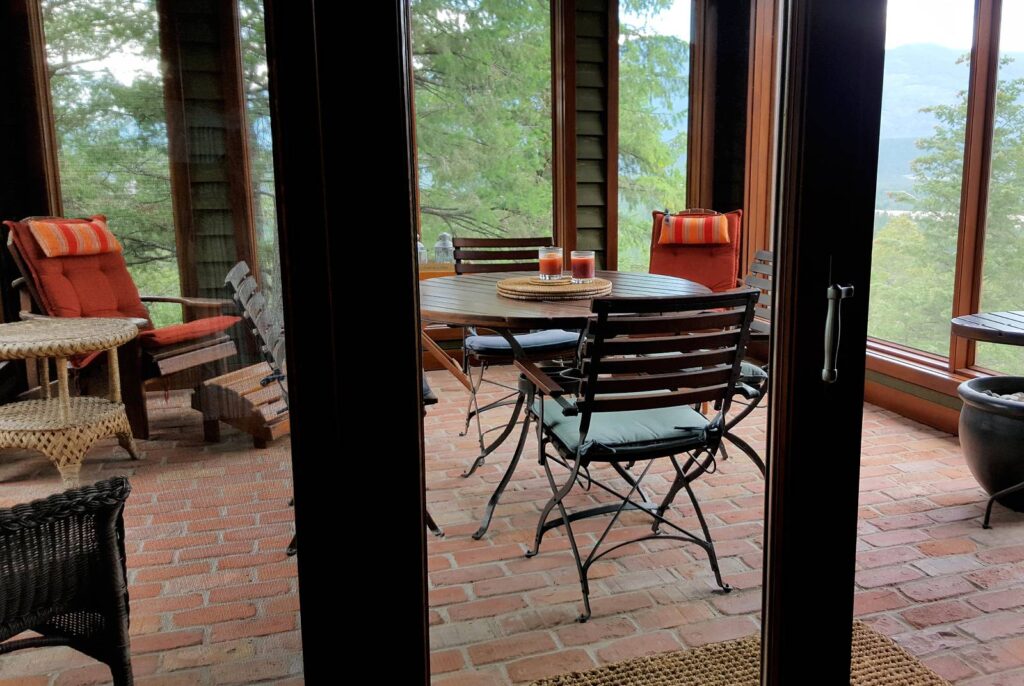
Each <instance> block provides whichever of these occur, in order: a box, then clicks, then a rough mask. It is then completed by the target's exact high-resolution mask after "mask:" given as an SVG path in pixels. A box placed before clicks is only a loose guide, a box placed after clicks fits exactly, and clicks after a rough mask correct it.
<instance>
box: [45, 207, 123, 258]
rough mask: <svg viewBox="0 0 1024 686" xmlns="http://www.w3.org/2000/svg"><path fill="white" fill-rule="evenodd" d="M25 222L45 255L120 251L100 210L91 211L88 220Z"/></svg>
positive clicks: (55, 255)
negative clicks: (96, 212) (98, 211)
mask: <svg viewBox="0 0 1024 686" xmlns="http://www.w3.org/2000/svg"><path fill="white" fill-rule="evenodd" d="M27 223H28V228H29V230H31V231H32V236H33V238H35V239H36V243H38V244H39V247H40V248H42V250H43V254H44V255H46V256H47V257H62V256H64V255H99V254H101V253H106V252H121V244H120V243H118V242H117V239H116V238H114V234H112V233H110V229H108V228H107V218H106V217H104V216H103V215H102V214H94V215H93V216H91V217H89V219H88V221H83V220H81V219H71V220H67V219H61V220H53V221H45V220H29V221H28V222H27Z"/></svg>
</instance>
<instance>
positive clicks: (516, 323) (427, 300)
mask: <svg viewBox="0 0 1024 686" xmlns="http://www.w3.org/2000/svg"><path fill="white" fill-rule="evenodd" d="M523 275H524V272H521V271H520V272H492V273H481V274H462V275H459V276H443V277H439V278H434V279H426V280H424V281H421V282H420V314H421V316H422V318H423V320H424V321H426V322H436V323H440V324H448V325H450V326H469V327H479V328H482V329H491V330H493V331H495V332H496V333H498V334H499V335H501V336H502V337H504V338H505V340H507V341H508V342H509V345H510V346H511V348H512V354H513V356H514V357H515V358H516V359H524V358H525V353H524V352H523V349H522V348H521V347H520V346H519V344H518V342H516V339H515V337H514V336H513V332H515V331H526V330H530V329H583V328H585V327H586V326H587V322H588V321H589V320H590V318H591V316H592V315H591V312H590V304H591V300H590V299H585V300H513V299H511V298H505V297H502V296H500V295H498V290H497V283H498V282H499V281H501V280H502V279H507V278H509V277H515V276H523ZM596 275H597V276H598V277H601V278H603V279H608V280H609V281H611V282H612V292H611V293H610V294H609V296H611V297H614V296H619V297H639V298H655V297H664V296H680V295H707V294H708V293H710V292H711V289H709V288H708V287H706V286H703V285H701V284H699V283H696V282H694V281H687V280H686V279H679V278H676V277H674V276H662V275H660V274H637V273H630V272H611V271H598V272H597V274H596ZM609 296H603V297H609ZM422 340H423V345H424V347H425V348H426V349H427V350H428V351H430V352H431V353H432V354H433V355H434V356H435V357H436V358H437V359H438V361H440V362H441V364H442V365H444V366H445V368H446V369H448V371H449V372H451V373H452V375H454V376H455V377H456V378H457V379H459V381H460V382H461V383H462V384H463V385H464V386H465V387H466V388H467V389H469V390H470V391H471V392H472V385H471V383H470V382H469V380H468V378H467V377H466V375H465V374H464V373H463V371H462V369H460V368H459V366H458V365H456V364H455V363H454V362H453V361H452V359H451V358H450V357H449V356H448V354H447V353H445V352H444V351H443V350H442V349H441V348H440V347H439V346H438V345H437V344H436V343H434V341H433V340H432V339H431V338H429V337H428V336H427V335H426V334H425V333H424V334H423V336H422ZM532 402H533V387H532V385H531V384H527V385H526V387H525V390H524V387H523V386H522V385H520V392H519V395H518V397H517V398H516V402H515V407H514V409H513V411H512V416H511V418H510V419H509V421H508V423H507V424H506V425H505V427H504V428H503V429H502V431H501V433H500V434H499V435H498V437H497V439H495V440H494V441H493V442H492V443H491V444H490V445H488V446H486V447H484V449H483V450H482V451H481V453H480V455H479V456H477V458H476V460H475V461H474V463H473V466H472V467H470V468H469V469H468V470H467V471H466V472H465V474H463V476H469V475H470V474H472V473H473V472H474V471H475V470H476V468H477V467H478V466H480V465H481V464H483V462H484V460H485V459H486V458H487V456H488V455H490V454H491V453H492V452H494V450H495V449H496V448H497V447H498V446H499V445H501V444H502V443H503V442H504V441H505V439H506V438H508V437H509V435H510V434H511V433H512V430H513V429H514V428H515V425H516V424H517V423H518V421H519V416H520V414H521V413H522V410H523V408H524V406H528V405H529V404H530V403H532ZM529 424H530V423H529V422H528V421H524V422H523V428H522V432H521V433H520V435H519V441H518V443H517V445H516V450H515V452H514V453H513V455H512V459H511V460H510V461H509V465H508V468H507V469H506V470H505V474H504V475H503V476H502V479H501V481H500V482H499V483H498V486H497V488H496V489H495V491H494V494H493V495H492V496H491V498H490V500H488V502H487V508H486V510H485V512H484V517H483V521H482V522H481V523H480V528H479V529H478V530H477V532H476V533H475V534H473V538H476V539H479V538H481V537H482V536H483V535H484V534H485V533H486V532H487V528H488V527H489V526H490V523H491V518H492V516H493V515H494V509H495V507H497V505H498V500H499V499H500V498H501V494H502V493H503V492H504V490H505V487H506V486H507V485H508V482H509V480H510V479H511V478H512V473H513V472H514V471H515V469H516V465H518V463H519V457H520V455H521V454H522V451H523V447H524V446H525V444H526V436H527V432H528V431H529Z"/></svg>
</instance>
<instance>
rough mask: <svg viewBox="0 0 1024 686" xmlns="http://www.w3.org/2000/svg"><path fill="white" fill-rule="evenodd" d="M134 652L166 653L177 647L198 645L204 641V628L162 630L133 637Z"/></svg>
mask: <svg viewBox="0 0 1024 686" xmlns="http://www.w3.org/2000/svg"><path fill="white" fill-rule="evenodd" d="M131 641H132V653H133V654H139V653H150V652H160V653H164V652H167V651H169V650H174V649H175V648H184V647H185V646H193V645H198V644H200V643H202V642H203V632H202V630H189V631H161V632H159V633H155V634H148V635H146V636H136V637H134V638H132V640H131Z"/></svg>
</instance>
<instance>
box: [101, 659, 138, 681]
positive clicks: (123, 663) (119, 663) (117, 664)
mask: <svg viewBox="0 0 1024 686" xmlns="http://www.w3.org/2000/svg"><path fill="white" fill-rule="evenodd" d="M107 666H108V667H110V676H111V677H112V678H113V681H114V686H132V685H133V684H134V683H135V679H134V677H133V676H132V662H131V658H130V657H129V656H128V655H127V654H125V655H124V657H123V658H121V659H119V660H114V661H112V662H110V663H109V664H108V665H107Z"/></svg>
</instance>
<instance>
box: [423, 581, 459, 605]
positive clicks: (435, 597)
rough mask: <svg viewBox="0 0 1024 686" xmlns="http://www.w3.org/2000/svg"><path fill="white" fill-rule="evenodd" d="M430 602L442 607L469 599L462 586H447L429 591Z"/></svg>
mask: <svg viewBox="0 0 1024 686" xmlns="http://www.w3.org/2000/svg"><path fill="white" fill-rule="evenodd" d="M428 598H429V600H428V602H429V604H430V607H442V606H444V605H451V604H452V603H462V602H465V601H466V600H468V599H469V597H468V596H467V595H466V591H465V589H463V588H462V586H447V587H445V588H437V589H434V590H432V591H430V592H429V594H428Z"/></svg>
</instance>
